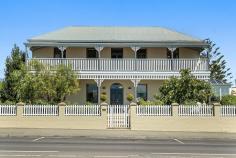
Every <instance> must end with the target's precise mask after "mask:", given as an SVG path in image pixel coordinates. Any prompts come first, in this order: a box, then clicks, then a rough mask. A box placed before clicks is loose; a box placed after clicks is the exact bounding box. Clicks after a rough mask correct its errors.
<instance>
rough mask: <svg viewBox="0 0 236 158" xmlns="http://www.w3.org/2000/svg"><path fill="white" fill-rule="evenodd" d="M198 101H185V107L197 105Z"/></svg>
mask: <svg viewBox="0 0 236 158" xmlns="http://www.w3.org/2000/svg"><path fill="white" fill-rule="evenodd" d="M196 104H197V101H196V100H185V101H184V103H183V105H196Z"/></svg>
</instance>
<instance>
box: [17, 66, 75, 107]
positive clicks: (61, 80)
mask: <svg viewBox="0 0 236 158" xmlns="http://www.w3.org/2000/svg"><path fill="white" fill-rule="evenodd" d="M28 66H30V67H31V68H32V69H33V70H34V72H33V73H32V72H29V71H26V72H25V75H24V77H23V78H22V79H21V80H20V81H19V82H18V84H17V86H16V89H15V91H16V92H17V94H18V95H17V97H18V100H21V101H23V102H26V103H31V104H41V103H42V104H45V103H47V104H48V103H49V104H56V103H58V102H62V101H65V99H66V96H67V95H70V94H73V93H75V92H77V91H78V90H79V82H78V80H77V79H76V75H75V73H74V71H73V70H72V69H71V67H70V66H64V65H59V66H57V67H56V69H55V72H50V70H48V69H46V67H45V65H43V64H41V63H39V62H37V61H32V62H31V63H29V64H28ZM26 69H27V67H25V69H22V71H23V70H26Z"/></svg>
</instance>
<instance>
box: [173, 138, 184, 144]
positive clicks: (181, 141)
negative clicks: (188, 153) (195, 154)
mask: <svg viewBox="0 0 236 158" xmlns="http://www.w3.org/2000/svg"><path fill="white" fill-rule="evenodd" d="M174 140H175V141H176V142H178V143H180V144H184V142H182V141H180V140H178V139H174Z"/></svg>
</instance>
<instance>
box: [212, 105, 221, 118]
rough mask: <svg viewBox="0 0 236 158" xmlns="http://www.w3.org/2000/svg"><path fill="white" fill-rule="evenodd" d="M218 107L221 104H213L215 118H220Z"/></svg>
mask: <svg viewBox="0 0 236 158" xmlns="http://www.w3.org/2000/svg"><path fill="white" fill-rule="evenodd" d="M220 106H221V104H220V103H213V109H214V110H213V116H215V117H220V115H221V114H220V113H221V112H220Z"/></svg>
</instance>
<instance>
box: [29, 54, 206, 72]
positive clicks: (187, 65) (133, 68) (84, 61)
mask: <svg viewBox="0 0 236 158" xmlns="http://www.w3.org/2000/svg"><path fill="white" fill-rule="evenodd" d="M32 60H37V61H39V62H40V63H42V64H44V65H45V66H46V68H47V69H48V70H55V67H56V66H57V65H60V64H64V65H67V66H71V67H72V69H73V70H74V71H76V72H77V73H79V74H81V75H83V74H101V73H102V74H106V73H109V74H125V73H126V74H134V73H136V74H137V73H138V74H148V73H152V74H160V73H169V74H170V75H171V74H172V75H173V74H175V73H178V72H179V71H180V70H181V69H190V70H191V71H192V72H193V73H204V72H208V70H209V68H208V60H207V59H205V58H197V59H134V58H125V59H124V58H123V59H110V58H98V59H88V58H64V59H62V58H33V59H27V62H26V63H27V65H29V66H30V64H29V62H30V61H32ZM29 70H33V69H32V67H29Z"/></svg>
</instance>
